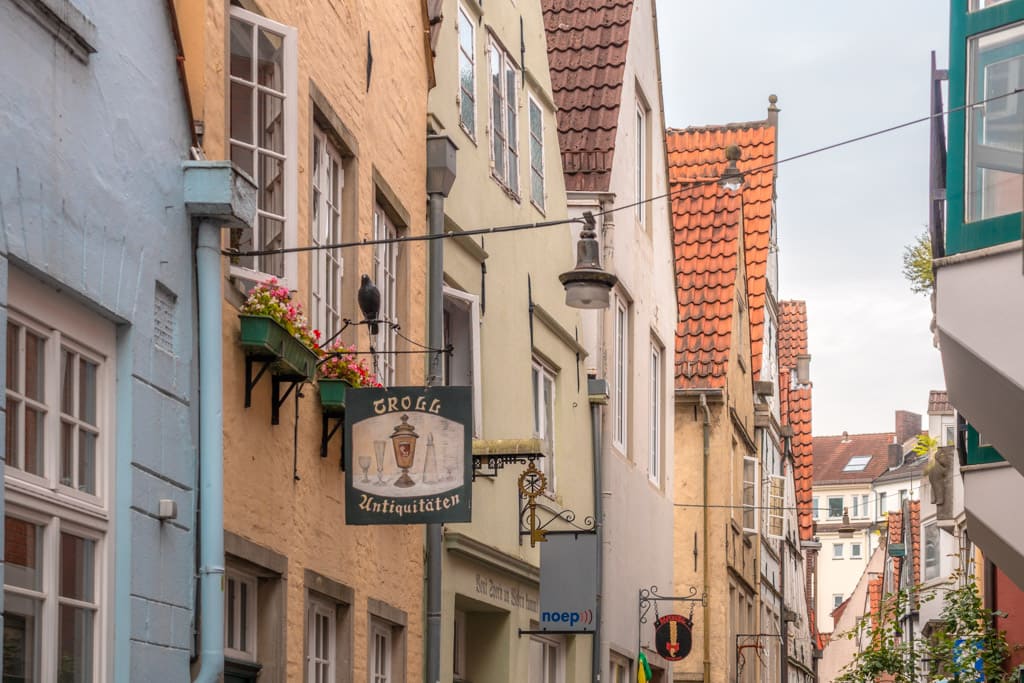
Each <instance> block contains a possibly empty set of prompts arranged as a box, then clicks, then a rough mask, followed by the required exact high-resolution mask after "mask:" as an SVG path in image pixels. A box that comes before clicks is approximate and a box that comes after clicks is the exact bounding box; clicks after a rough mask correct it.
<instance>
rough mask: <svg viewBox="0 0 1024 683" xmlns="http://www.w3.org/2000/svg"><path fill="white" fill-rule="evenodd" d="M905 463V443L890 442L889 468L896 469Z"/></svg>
mask: <svg viewBox="0 0 1024 683" xmlns="http://www.w3.org/2000/svg"><path fill="white" fill-rule="evenodd" d="M902 464H903V445H902V444H898V443H891V444H889V469H890V470H894V469H896V468H897V467H899V466H900V465H902Z"/></svg>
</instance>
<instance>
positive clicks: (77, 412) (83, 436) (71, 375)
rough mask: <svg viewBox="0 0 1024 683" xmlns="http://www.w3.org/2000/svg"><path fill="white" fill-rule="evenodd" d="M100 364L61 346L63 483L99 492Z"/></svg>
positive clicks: (87, 490) (83, 489)
mask: <svg viewBox="0 0 1024 683" xmlns="http://www.w3.org/2000/svg"><path fill="white" fill-rule="evenodd" d="M98 367H99V364H98V362H97V361H94V360H92V359H90V358H89V357H87V356H86V355H84V354H83V353H81V352H79V351H77V350H75V349H73V348H68V347H67V346H64V347H62V348H61V373H60V374H61V380H60V381H61V401H60V402H61V407H60V413H61V416H60V417H61V431H60V483H61V484H63V485H64V486H70V487H72V488H75V489H77V490H79V491H83V492H85V493H91V494H95V493H96V443H97V440H98V438H99V427H98V424H97V413H96V403H97V396H96V375H97V369H98Z"/></svg>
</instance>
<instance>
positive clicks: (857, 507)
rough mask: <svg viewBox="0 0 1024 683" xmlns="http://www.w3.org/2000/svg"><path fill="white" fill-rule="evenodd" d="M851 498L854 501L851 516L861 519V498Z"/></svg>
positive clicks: (856, 496)
mask: <svg viewBox="0 0 1024 683" xmlns="http://www.w3.org/2000/svg"><path fill="white" fill-rule="evenodd" d="M850 497H851V498H852V499H853V514H851V515H850V516H851V517H860V496H858V495H856V494H855V495H853V496H850Z"/></svg>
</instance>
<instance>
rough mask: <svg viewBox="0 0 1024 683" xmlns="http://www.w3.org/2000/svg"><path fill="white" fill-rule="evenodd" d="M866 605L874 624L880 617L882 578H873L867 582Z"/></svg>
mask: <svg viewBox="0 0 1024 683" xmlns="http://www.w3.org/2000/svg"><path fill="white" fill-rule="evenodd" d="M868 605H869V606H870V608H871V618H872V620H873V621H874V622H875V623H878V619H879V618H880V617H881V615H882V577H881V576H874V577H872V578H871V580H870V581H868Z"/></svg>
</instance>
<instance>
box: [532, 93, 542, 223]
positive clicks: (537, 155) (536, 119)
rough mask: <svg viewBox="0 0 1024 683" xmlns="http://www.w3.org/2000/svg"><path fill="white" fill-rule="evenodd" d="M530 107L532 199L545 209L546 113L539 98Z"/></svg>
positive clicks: (540, 207)
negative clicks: (538, 102)
mask: <svg viewBox="0 0 1024 683" xmlns="http://www.w3.org/2000/svg"><path fill="white" fill-rule="evenodd" d="M529 107H530V201H532V202H533V203H534V204H536V205H537V208H539V209H542V210H543V209H544V114H543V110H542V109H541V108H540V105H539V104H537V100H535V99H533V98H532V97H531V98H529Z"/></svg>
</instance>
